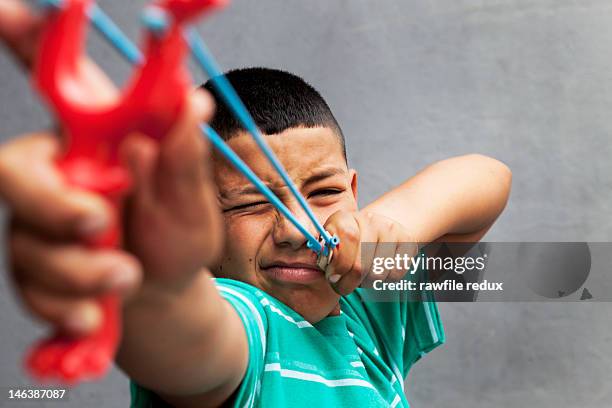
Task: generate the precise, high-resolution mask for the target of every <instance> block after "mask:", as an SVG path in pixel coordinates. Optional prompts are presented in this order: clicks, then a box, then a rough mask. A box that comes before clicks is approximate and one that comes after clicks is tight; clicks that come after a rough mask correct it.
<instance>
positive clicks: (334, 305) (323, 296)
mask: <svg viewBox="0 0 612 408" xmlns="http://www.w3.org/2000/svg"><path fill="white" fill-rule="evenodd" d="M283 292H284V293H277V294H275V293H270V294H271V295H272V296H274V297H276V298H277V299H279V300H280V301H281V302H283V303H284V304H286V305H287V306H289V307H290V308H291V309H293V310H294V311H295V312H297V313H298V314H300V315H301V316H302V317H303V318H304V320H306V321H308V322H309V323H312V324H314V323H317V322H319V321H321V320H323V319H324V318H326V317H328V316H330V315H337V314H338V312H339V310H340V309H339V307H338V301H339V300H340V296H339V295H338V294H336V292H334V291H333V290H332V289H331V287H330V288H329V290H318V291H311V290H293V291H290V292H289V293H286V292H285V291H283Z"/></svg>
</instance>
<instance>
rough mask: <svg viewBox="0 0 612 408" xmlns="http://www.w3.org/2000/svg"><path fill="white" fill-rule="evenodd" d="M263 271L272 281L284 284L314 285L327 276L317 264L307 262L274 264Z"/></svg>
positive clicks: (263, 268)
mask: <svg viewBox="0 0 612 408" xmlns="http://www.w3.org/2000/svg"><path fill="white" fill-rule="evenodd" d="M261 270H262V271H263V272H264V273H265V274H266V275H268V277H270V278H271V279H272V280H275V281H278V282H283V283H301V284H308V283H313V282H315V281H317V280H319V279H321V278H323V277H324V276H325V275H324V273H323V271H322V270H321V269H319V268H318V267H317V266H316V265H315V264H311V263H305V262H272V263H271V264H270V265H268V266H265V267H262V268H261Z"/></svg>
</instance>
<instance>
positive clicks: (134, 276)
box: [0, 0, 223, 333]
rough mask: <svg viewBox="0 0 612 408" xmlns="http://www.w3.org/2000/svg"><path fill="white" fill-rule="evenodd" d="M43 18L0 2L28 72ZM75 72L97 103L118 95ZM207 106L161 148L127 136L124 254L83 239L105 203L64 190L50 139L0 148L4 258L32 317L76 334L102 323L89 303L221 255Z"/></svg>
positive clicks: (91, 68)
mask: <svg viewBox="0 0 612 408" xmlns="http://www.w3.org/2000/svg"><path fill="white" fill-rule="evenodd" d="M40 27H41V23H40V19H39V18H38V17H37V16H35V15H34V14H33V13H32V12H31V11H30V10H29V9H28V8H27V7H26V6H25V4H23V2H21V1H18V0H2V1H0V38H1V39H2V40H3V41H4V42H5V43H6V44H7V45H8V47H9V49H10V50H11V51H12V52H13V54H14V55H15V56H16V57H17V59H18V60H19V61H20V62H21V63H22V64H23V66H24V67H25V68H26V69H29V68H30V67H31V66H32V63H33V59H34V52H35V49H36V43H37V39H38V35H39V33H40ZM80 69H82V70H84V71H83V72H84V73H85V74H86V75H87V77H89V78H91V80H90V81H88V82H89V83H90V84H92V86H94V87H96V92H95V94H96V96H97V97H99V98H100V102H105V101H112V100H113V98H116V97H117V90H116V88H115V87H114V85H113V84H112V82H111V81H110V80H109V79H108V78H107V77H106V76H105V75H104V74H103V73H102V71H101V70H100V69H99V68H98V67H97V66H96V65H95V64H94V63H93V62H91V61H90V60H88V59H86V58H83V59H82V61H81V66H80ZM212 112H213V102H212V99H211V98H210V96H209V95H208V94H207V93H204V92H203V91H196V92H193V93H192V94H191V95H190V96H189V98H188V101H187V103H186V104H185V108H184V110H183V112H182V114H181V117H180V119H179V121H178V122H177V123H176V124H175V125H174V127H173V128H172V129H171V130H170V132H169V133H168V134H167V135H166V137H165V138H164V139H163V141H162V142H161V143H160V144H156V143H154V142H153V141H151V140H150V139H148V138H147V137H145V136H144V135H138V134H136V135H131V136H130V137H129V138H128V139H127V140H126V141H125V143H124V144H123V146H122V157H123V159H124V162H125V164H126V166H127V168H128V169H129V170H130V171H131V174H132V178H133V191H132V193H131V194H130V196H129V197H128V200H127V203H126V204H127V205H126V209H125V211H126V213H125V217H124V224H123V231H124V234H125V245H124V248H125V249H92V248H89V247H87V246H85V245H83V244H82V242H83V240H85V239H89V238H91V237H93V236H96V235H98V234H101V233H102V232H103V231H105V229H106V228H108V227H109V224H110V222H111V215H110V208H109V206H108V204H107V203H106V201H105V200H104V199H103V198H102V197H100V196H98V195H96V194H92V193H90V192H87V191H84V190H80V189H77V188H75V187H73V186H70V185H68V184H67V183H66V182H65V180H64V178H63V175H62V174H61V173H60V172H59V171H58V170H57V168H56V166H55V162H56V160H57V159H58V158H59V157H60V155H61V154H62V151H61V143H60V141H59V140H58V137H57V135H54V134H51V133H45V132H39V133H35V134H30V135H27V136H22V137H19V138H17V139H15V140H13V141H11V142H9V143H7V144H5V145H4V146H1V147H0V197H1V198H2V199H3V200H4V202H5V203H6V205H7V206H8V208H9V210H10V212H11V216H12V217H11V218H12V219H11V230H10V234H9V242H10V249H9V256H10V260H11V267H12V268H11V269H12V271H13V275H14V278H15V282H16V286H17V289H18V292H19V293H20V294H21V297H22V300H23V301H24V303H25V304H26V306H27V307H28V308H29V310H31V311H32V312H33V313H34V314H35V315H37V316H39V317H41V318H42V319H43V320H46V321H48V322H50V323H52V324H54V325H55V326H57V327H59V328H60V329H65V330H67V331H69V332H73V333H87V332H90V331H92V330H94V329H95V328H96V327H97V325H98V324H99V322H100V320H101V316H100V311H99V309H98V306H97V303H96V302H95V299H96V298H97V297H98V296H100V295H103V294H105V293H106V292H111V291H112V292H115V291H119V292H121V293H124V294H128V293H133V292H134V291H136V290H137V288H138V287H139V285H140V282H141V281H142V273H143V271H144V273H145V278H146V279H147V280H151V281H158V280H161V281H162V282H164V283H163V284H162V286H166V287H167V288H171V287H172V285H169V284H168V282H174V283H176V284H177V285H181V284H184V283H185V281H186V280H189V279H190V277H191V276H193V275H194V274H196V273H197V272H199V271H200V270H201V268H202V267H205V266H207V265H209V264H210V263H211V262H212V261H213V260H214V259H215V258H216V257H217V256H218V254H219V252H220V248H221V245H222V241H223V238H222V236H223V230H222V224H221V218H220V214H219V211H218V209H217V203H216V197H215V191H214V188H213V185H212V181H211V177H210V168H209V164H208V163H209V160H208V158H209V146H208V144H207V143H206V142H205V140H204V139H203V138H202V136H201V133H200V131H199V125H200V124H201V123H202V122H203V121H206V120H207V119H209V118H210V116H211V114H212Z"/></svg>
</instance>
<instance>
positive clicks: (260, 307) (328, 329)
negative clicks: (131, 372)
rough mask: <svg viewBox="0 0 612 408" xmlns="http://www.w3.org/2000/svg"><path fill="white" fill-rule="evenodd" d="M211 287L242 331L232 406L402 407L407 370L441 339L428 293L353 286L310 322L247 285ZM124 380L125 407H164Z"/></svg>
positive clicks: (220, 282)
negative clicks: (334, 310)
mask: <svg viewBox="0 0 612 408" xmlns="http://www.w3.org/2000/svg"><path fill="white" fill-rule="evenodd" d="M216 285H217V287H218V289H219V291H220V293H221V294H222V296H223V297H224V298H225V299H226V300H227V301H228V302H229V303H230V304H231V305H232V306H233V307H234V308H235V310H236V311H237V312H238V314H239V316H240V318H241V319H242V322H243V324H244V327H245V329H246V332H247V336H248V343H249V365H248V368H247V372H246V374H245V377H244V379H243V381H242V384H241V385H240V388H239V389H238V391H237V392H236V393H235V400H234V404H233V405H234V406H235V407H266V408H271V407H294V408H300V407H305V408H314V407H323V406H325V407H350V408H355V407H408V406H409V404H408V401H407V400H406V397H405V394H404V378H405V377H406V375H407V374H408V370H409V369H410V367H411V366H412V365H413V364H414V363H415V362H416V361H417V360H419V359H420V358H421V357H422V356H423V355H424V354H425V353H427V352H428V351H430V350H432V349H433V348H435V347H436V346H438V345H439V344H441V343H443V342H444V331H443V328H442V323H441V321H440V316H439V314H438V308H437V306H436V303H435V301H433V299H432V298H431V297H429V294H423V296H424V299H423V300H424V301H422V302H415V301H410V302H408V301H397V302H385V303H376V302H370V301H364V299H363V295H364V293H363V292H362V289H357V290H355V291H354V292H353V293H351V294H350V295H348V296H343V297H342V298H341V299H340V309H341V313H340V315H338V316H330V317H327V318H325V319H323V320H321V321H320V322H318V323H316V324H310V323H309V322H307V321H306V320H304V318H303V317H302V316H301V315H299V314H298V313H296V312H295V311H293V310H292V309H291V308H289V307H288V306H287V305H285V304H284V303H282V302H280V301H279V300H277V299H275V298H274V297H272V296H271V295H269V294H267V293H265V292H263V291H261V290H260V289H258V288H256V287H254V286H251V285H249V284H246V283H244V282H240V281H236V280H231V279H216ZM202 364H206V362H203V363H202ZM131 385H132V386H131V391H132V404H131V407H132V408H153V407H163V406H164V404H163V403H162V402H161V401H160V399H159V398H157V397H156V396H155V395H154V394H153V393H151V392H150V391H148V390H145V389H144V388H142V387H140V386H138V385H137V384H136V383H134V382H132V384H131Z"/></svg>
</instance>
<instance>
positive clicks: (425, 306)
mask: <svg viewBox="0 0 612 408" xmlns="http://www.w3.org/2000/svg"><path fill="white" fill-rule="evenodd" d="M415 275H416V276H412V277H411V278H410V279H418V280H422V279H425V278H426V271H424V270H422V269H421V270H419V271H417V273H416V274H415ZM346 300H347V301H348V304H349V305H350V306H349V308H348V309H349V310H350V312H349V313H353V314H356V315H357V316H358V319H359V320H360V321H361V323H362V324H363V327H364V328H365V330H366V331H367V332H368V333H369V334H370V336H371V337H372V338H373V339H374V341H375V343H376V344H377V346H378V347H379V348H380V350H379V352H381V357H382V358H384V359H386V360H387V362H388V363H389V365H390V367H391V368H392V370H393V371H394V372H395V373H396V374H397V375H398V376H399V375H400V374H401V376H402V378H405V377H406V376H407V375H408V372H409V370H410V368H411V367H412V365H413V364H414V363H415V362H417V361H418V360H419V359H420V358H421V357H423V356H424V355H425V354H427V353H428V352H430V351H431V350H433V349H434V348H436V347H437V346H439V345H440V344H442V343H444V341H445V336H444V328H443V325H442V320H441V318H440V313H439V311H438V305H437V303H436V301H435V299H434V297H433V294H432V293H430V292H425V291H423V292H420V293H410V294H407V293H406V292H401V291H397V292H391V293H389V292H386V293H385V294H384V296H377V295H376V294H373V291H372V290H370V289H368V290H366V289H357V290H356V291H355V292H353V294H351V295H349V296H347V297H346Z"/></svg>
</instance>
